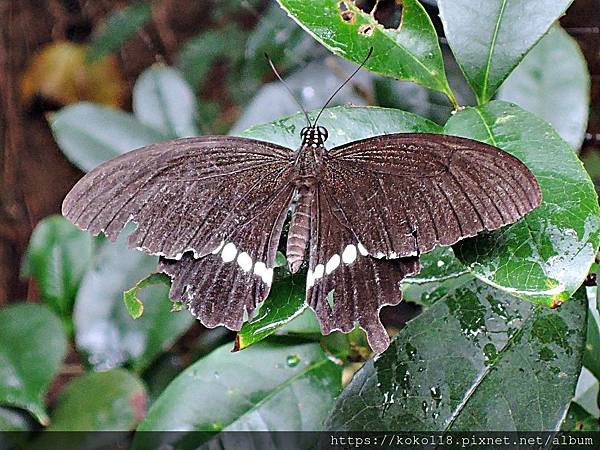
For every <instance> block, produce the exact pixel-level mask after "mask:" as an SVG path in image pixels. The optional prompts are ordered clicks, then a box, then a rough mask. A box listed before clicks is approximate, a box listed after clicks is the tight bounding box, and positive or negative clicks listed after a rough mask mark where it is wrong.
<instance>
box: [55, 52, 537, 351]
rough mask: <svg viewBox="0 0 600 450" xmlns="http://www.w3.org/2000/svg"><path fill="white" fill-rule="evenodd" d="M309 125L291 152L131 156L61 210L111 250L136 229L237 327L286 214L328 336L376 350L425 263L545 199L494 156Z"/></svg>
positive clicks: (102, 171) (213, 148) (231, 141)
mask: <svg viewBox="0 0 600 450" xmlns="http://www.w3.org/2000/svg"><path fill="white" fill-rule="evenodd" d="M369 54H370V53H369ZM365 61H366V59H365ZM363 64H364V62H363ZM361 66H362V65H361ZM359 68H360V67H359ZM357 70H358V69H357ZM344 84H345V83H344ZM342 86H343V85H342ZM338 91H339V89H338ZM336 92H337V91H336ZM332 97H333V96H332ZM306 117H307V120H308V122H309V125H308V126H307V127H305V128H303V129H302V131H301V133H300V136H301V138H302V144H301V145H300V148H299V149H298V150H297V151H294V150H292V149H289V148H285V147H282V146H279V145H275V144H271V143H268V142H262V141H257V140H253V139H246V138H241V137H226V136H203V137H197V138H186V139H178V140H174V141H171V142H163V143H160V144H155V145H150V146H147V147H144V148H141V149H138V150H135V151H132V152H129V153H127V154H124V155H122V156H120V157H118V158H115V159H113V160H111V161H108V162H106V163H104V164H102V165H100V166H99V167H97V168H96V169H95V170H93V171H92V172H90V173H88V174H87V175H86V176H85V177H83V178H82V179H81V180H80V181H79V182H78V183H77V184H76V186H75V187H74V188H73V189H72V190H71V192H69V194H68V195H67V197H66V198H65V201H64V203H63V214H64V215H65V216H66V217H67V218H68V219H69V220H71V221H72V222H73V223H74V224H75V225H77V226H78V227H80V228H81V229H83V230H88V231H90V232H91V233H92V234H94V235H97V234H99V233H100V232H104V234H106V236H107V237H108V238H109V239H111V240H114V239H116V237H117V235H118V234H119V233H120V232H121V230H122V229H123V227H124V226H125V224H126V223H127V222H129V221H133V222H135V223H136V224H137V228H136V230H135V231H134V232H133V233H132V234H131V235H130V237H129V242H130V245H131V246H133V247H137V248H138V249H139V250H142V251H144V252H146V253H149V254H152V255H160V256H161V258H160V263H159V266H158V270H159V271H161V272H165V273H167V274H168V275H170V277H171V278H172V280H173V284H172V287H171V293H170V296H171V298H172V299H173V300H181V301H183V302H185V303H186V304H187V305H188V307H189V310H190V311H191V313H192V314H193V315H194V316H196V317H197V318H198V319H199V320H200V321H201V322H202V323H203V324H204V325H205V326H207V327H215V326H217V325H225V326H226V327H227V328H229V329H232V330H239V329H240V327H241V326H242V323H243V321H244V315H245V314H247V316H248V317H252V314H253V312H254V310H255V308H256V306H257V305H258V304H259V303H261V302H262V301H264V300H265V299H266V298H267V295H268V294H269V290H270V287H271V284H272V281H273V269H274V265H275V256H276V252H277V246H278V242H279V239H280V236H281V233H282V229H283V225H284V222H285V219H286V217H287V213H288V209H289V208H290V207H292V208H293V214H292V220H291V224H290V229H289V233H288V238H287V259H288V266H289V269H290V271H292V272H297V271H298V270H299V269H300V267H301V265H302V264H303V261H304V259H305V255H306V253H307V252H308V273H307V281H306V301H307V303H308V305H309V306H310V307H311V308H312V309H314V310H315V312H316V314H317V317H318V319H319V321H320V323H321V329H322V331H323V333H325V334H327V333H330V332H331V331H333V330H341V331H344V332H348V331H350V330H351V329H352V328H353V327H354V325H355V323H358V324H359V325H360V326H361V327H362V328H363V329H365V330H366V332H367V336H368V340H369V344H370V345H371V347H372V348H373V350H374V351H375V352H377V353H381V352H383V351H384V350H385V349H386V348H387V347H388V345H389V338H388V335H387V333H386V331H385V329H384V327H383V326H382V324H381V321H380V319H379V310H380V309H381V307H382V306H384V305H396V304H398V303H399V302H400V300H401V297H402V292H401V289H400V281H401V280H402V279H403V278H404V277H406V276H407V275H411V274H415V273H417V272H418V271H419V255H420V254H422V253H425V252H428V251H430V250H432V249H433V248H434V247H435V246H436V245H452V244H454V243H456V242H457V241H459V240H460V239H463V238H465V237H468V236H474V235H475V234H477V233H478V232H480V231H482V230H493V229H496V228H499V227H501V226H504V225H507V224H510V223H513V222H515V221H517V220H518V219H520V218H521V217H523V216H524V215H525V214H527V213H528V212H530V211H531V210H533V209H534V208H535V207H537V206H538V205H539V204H540V202H541V191H540V188H539V185H538V183H537V181H536V179H535V177H534V176H533V175H532V173H531V172H530V171H529V170H528V169H527V167H526V166H525V165H524V164H523V163H521V162H520V161H519V160H518V159H517V158H515V157H514V156H512V155H510V154H508V153H506V152H504V151H502V150H500V149H498V148H496V147H493V146H490V145H486V144H483V143H481V142H477V141H473V140H470V139H464V138H459V137H452V136H445V135H438V134H426V133H409V134H389V135H383V136H375V137H371V138H368V139H363V140H360V141H356V142H351V143H349V144H345V145H341V146H339V147H335V148H333V149H330V150H327V149H326V147H325V142H326V141H327V136H328V133H327V130H326V129H325V128H324V127H321V126H318V125H317V121H318V117H317V119H315V121H314V122H312V123H311V122H310V120H309V119H308V115H307V116H306Z"/></svg>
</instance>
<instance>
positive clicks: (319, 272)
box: [314, 264, 325, 280]
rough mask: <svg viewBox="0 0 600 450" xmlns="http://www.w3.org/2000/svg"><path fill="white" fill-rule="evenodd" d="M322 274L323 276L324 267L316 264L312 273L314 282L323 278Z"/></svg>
mask: <svg viewBox="0 0 600 450" xmlns="http://www.w3.org/2000/svg"><path fill="white" fill-rule="evenodd" d="M324 274H325V266H324V265H323V264H317V266H316V267H315V273H314V278H315V280H318V279H320V278H323V275H324Z"/></svg>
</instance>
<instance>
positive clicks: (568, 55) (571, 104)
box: [498, 26, 590, 149]
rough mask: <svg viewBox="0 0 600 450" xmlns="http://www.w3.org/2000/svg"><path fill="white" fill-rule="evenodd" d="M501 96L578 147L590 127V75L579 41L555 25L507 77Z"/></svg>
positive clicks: (499, 96)
mask: <svg viewBox="0 0 600 450" xmlns="http://www.w3.org/2000/svg"><path fill="white" fill-rule="evenodd" d="M559 61H560V63H558V62H559ZM498 98H499V99H502V100H506V101H509V102H513V103H516V104H517V105H519V106H521V107H522V108H523V109H526V110H527V111H529V112H532V113H534V114H536V115H538V116H540V117H541V118H542V119H544V120H546V121H547V122H548V123H550V125H552V126H553V127H554V129H555V130H556V131H558V134H560V135H561V137H562V138H563V139H564V140H565V141H567V142H568V143H569V144H570V145H571V146H572V147H573V148H575V149H579V147H581V143H582V142H583V139H584V137H585V131H586V129H587V122H588V115H589V106H590V74H589V72H588V68H587V64H586V61H585V57H584V56H583V53H582V52H581V49H580V48H579V45H578V44H577V41H576V40H575V39H573V38H572V37H571V36H569V34H568V33H567V32H566V31H565V30H563V29H562V28H560V27H559V26H555V27H553V28H552V29H551V30H550V32H549V33H548V34H547V35H546V36H544V37H543V38H542V39H541V40H540V41H539V42H538V43H537V45H536V46H535V47H534V48H533V49H532V50H531V52H530V53H529V54H528V55H527V56H526V57H525V59H523V62H522V63H521V64H520V65H519V66H518V67H517V68H516V69H515V71H514V72H513V73H512V74H511V75H510V77H508V79H507V80H506V82H505V83H504V84H503V85H502V87H501V88H500V91H499V93H498Z"/></svg>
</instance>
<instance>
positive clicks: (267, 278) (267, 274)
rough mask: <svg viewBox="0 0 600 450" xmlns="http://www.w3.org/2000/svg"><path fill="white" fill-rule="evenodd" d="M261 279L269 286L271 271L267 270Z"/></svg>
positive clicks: (271, 280) (271, 277)
mask: <svg viewBox="0 0 600 450" xmlns="http://www.w3.org/2000/svg"><path fill="white" fill-rule="evenodd" d="M262 279H263V281H264V282H265V283H267V284H271V283H272V282H273V269H267V270H266V271H265V273H264V274H263V275H262Z"/></svg>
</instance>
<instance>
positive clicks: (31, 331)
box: [0, 303, 67, 429]
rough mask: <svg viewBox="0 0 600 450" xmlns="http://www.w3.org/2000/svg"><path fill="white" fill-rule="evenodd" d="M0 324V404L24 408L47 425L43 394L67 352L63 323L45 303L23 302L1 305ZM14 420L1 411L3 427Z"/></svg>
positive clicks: (0, 420) (11, 416)
mask: <svg viewBox="0 0 600 450" xmlns="http://www.w3.org/2000/svg"><path fill="white" fill-rule="evenodd" d="M0 324H2V326H0V405H8V406H15V407H19V408H23V409H25V410H27V411H29V412H30V413H31V414H32V415H33V416H34V417H35V418H36V419H37V420H38V421H39V422H40V423H41V424H42V425H47V424H48V422H49V419H48V415H47V413H46V411H45V408H44V396H45V395H46V392H47V390H48V385H49V384H50V382H51V381H52V379H53V378H54V376H55V374H56V372H57V371H58V369H59V367H60V365H61V364H62V362H63V359H64V357H65V355H66V352H67V337H66V333H65V330H64V328H63V325H62V323H61V321H60V319H59V318H58V317H56V316H55V315H54V314H53V313H52V312H51V311H50V310H49V309H48V308H47V307H46V306H43V305H29V304H24V303H22V304H17V305H14V306H9V307H5V308H2V309H0ZM3 411H4V410H3ZM15 420H16V416H15V414H10V415H9V414H8V413H7V412H4V413H1V412H0V423H3V424H4V425H0V429H2V428H3V427H5V426H7V427H8V426H11V427H12V426H16V424H17V423H20V421H17V422H15ZM10 424H12V425H10Z"/></svg>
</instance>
